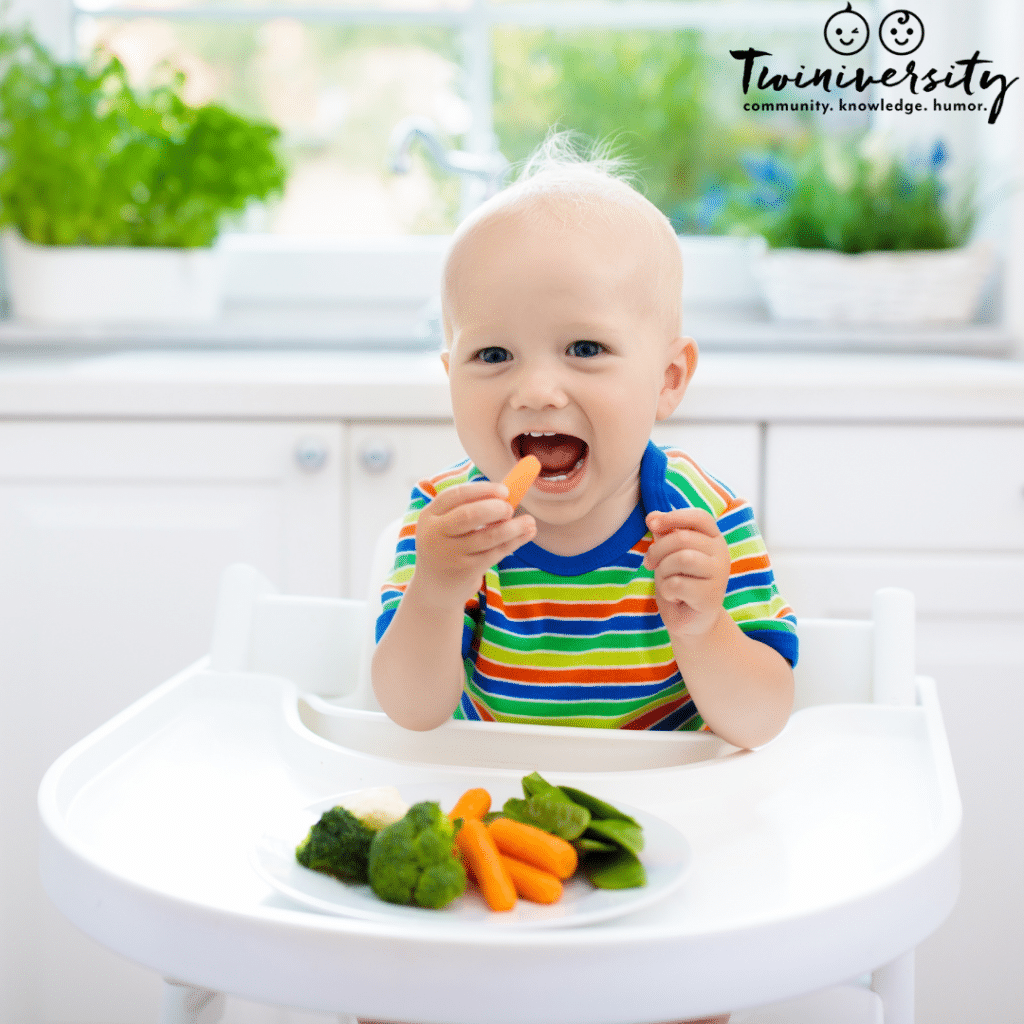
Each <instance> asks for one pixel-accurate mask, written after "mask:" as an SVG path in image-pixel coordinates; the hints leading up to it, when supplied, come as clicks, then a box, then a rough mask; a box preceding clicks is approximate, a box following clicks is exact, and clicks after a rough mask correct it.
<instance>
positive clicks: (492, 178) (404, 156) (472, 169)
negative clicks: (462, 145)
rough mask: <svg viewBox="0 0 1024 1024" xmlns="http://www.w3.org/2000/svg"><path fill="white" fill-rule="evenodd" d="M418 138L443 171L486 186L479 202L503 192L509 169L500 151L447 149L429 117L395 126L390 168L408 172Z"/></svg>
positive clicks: (405, 121)
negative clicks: (411, 155) (475, 151)
mask: <svg viewBox="0 0 1024 1024" xmlns="http://www.w3.org/2000/svg"><path fill="white" fill-rule="evenodd" d="M417 139H419V140H420V142H422V143H423V145H424V146H425V147H426V150H427V152H428V153H429V154H430V155H431V157H433V159H434V163H436V164H437V166H438V167H439V168H440V169H441V170H442V171H447V172H448V173H449V174H458V175H460V176H462V177H464V178H469V179H479V180H480V181H481V182H482V183H483V195H482V196H480V197H479V198H480V200H483V199H490V197H491V196H493V195H495V194H496V193H497V192H500V191H501V189H502V187H503V185H504V183H505V175H506V174H507V173H508V167H509V163H508V160H506V159H505V157H504V155H503V154H502V153H500V152H499V151H497V150H496V151H495V152H493V153H466V152H464V151H463V150H461V149H448V148H447V147H446V146H445V144H444V143H443V142H442V141H441V137H440V135H439V134H438V131H437V127H436V126H435V124H434V122H433V121H431V120H430V119H429V118H426V117H406V118H404V119H403V120H401V121H399V122H398V124H396V125H395V128H394V131H392V133H391V169H392V170H393V171H395V172H396V173H397V174H405V173H406V172H407V171H408V170H409V150H410V149H411V147H412V144H413V142H414V141H415V140H417ZM473 191H477V190H473ZM474 205H475V204H474Z"/></svg>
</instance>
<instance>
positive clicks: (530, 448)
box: [520, 434, 586, 475]
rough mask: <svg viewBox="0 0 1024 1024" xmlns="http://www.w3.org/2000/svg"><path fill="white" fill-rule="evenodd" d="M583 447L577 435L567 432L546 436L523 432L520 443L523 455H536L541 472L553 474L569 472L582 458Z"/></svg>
mask: <svg viewBox="0 0 1024 1024" xmlns="http://www.w3.org/2000/svg"><path fill="white" fill-rule="evenodd" d="M585 447H586V446H585V445H584V443H583V442H582V441H581V440H580V439H579V438H578V437H571V436H570V435H569V434H552V435H550V436H547V437H532V436H531V435H529V434H524V435H523V439H522V442H521V444H520V448H521V450H522V454H523V455H535V456H536V457H537V461H538V462H540V471H541V473H542V474H543V473H548V474H553V475H558V474H561V473H567V472H569V470H570V469H572V467H573V466H575V465H576V463H577V462H579V461H580V459H582V458H583V453H584V451H585Z"/></svg>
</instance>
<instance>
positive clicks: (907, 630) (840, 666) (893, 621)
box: [793, 587, 916, 711]
mask: <svg viewBox="0 0 1024 1024" xmlns="http://www.w3.org/2000/svg"><path fill="white" fill-rule="evenodd" d="M797 634H798V635H799V637H800V658H799V660H798V662H797V666H796V669H795V670H794V673H793V675H794V679H795V683H796V694H795V701H794V708H793V709H794V710H795V711H799V710H800V709H801V708H806V707H811V706H812V705H815V704H845V703H865V704H869V703H877V704H896V705H911V704H913V703H914V701H915V699H916V698H915V691H914V674H915V667H914V659H915V655H914V647H915V640H914V595H913V594H912V593H911V592H910V591H909V590H901V589H899V588H896V587H886V588H884V589H882V590H879V591H877V592H876V593H875V595H874V599H873V601H872V607H871V618H870V619H801V620H799V621H798V625H797Z"/></svg>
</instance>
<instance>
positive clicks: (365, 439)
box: [346, 421, 466, 597]
mask: <svg viewBox="0 0 1024 1024" xmlns="http://www.w3.org/2000/svg"><path fill="white" fill-rule="evenodd" d="M465 457H466V456H465V453H464V452H463V450H462V445H461V444H460V442H459V438H458V435H457V434H456V433H455V425H454V424H453V423H451V422H447V423H409V422H405V423H394V422H390V423H389V422H384V421H381V422H378V423H367V422H363V423H353V424H352V425H351V426H350V427H349V433H348V458H347V459H346V464H347V466H348V472H349V481H348V491H349V494H350V496H351V497H350V500H349V515H348V552H349V558H348V562H349V594H350V595H351V596H352V597H363V596H365V595H366V594H367V590H368V587H369V583H370V565H371V563H372V561H373V549H374V543H375V542H376V539H377V535H378V534H379V533H380V532H381V530H382V529H383V528H384V527H385V526H386V525H387V524H388V523H389V522H391V520H393V519H395V518H396V517H398V516H400V515H402V514H403V513H404V512H405V510H406V509H407V508H408V507H409V496H410V494H411V493H412V489H413V487H414V486H415V485H416V483H417V481H419V480H422V479H423V478H424V477H428V476H433V475H434V474H436V473H439V472H440V471H441V470H443V469H444V468H445V467H446V466H450V465H452V464H453V463H455V462H458V461H460V460H461V459H464V458H465Z"/></svg>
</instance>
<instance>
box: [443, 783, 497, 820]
mask: <svg viewBox="0 0 1024 1024" xmlns="http://www.w3.org/2000/svg"><path fill="white" fill-rule="evenodd" d="M490 809H491V794H490V793H488V792H487V790H486V789H467V790H466V792H465V793H463V794H462V796H460V797H459V799H458V800H457V801H456V804H455V806H454V807H453V808H452V809H451V810H450V811H449V812H448V820H449V821H454V820H455V819H456V818H482V817H483V816H484V815H485V814H486V813H487V812H488V811H489V810H490Z"/></svg>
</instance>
